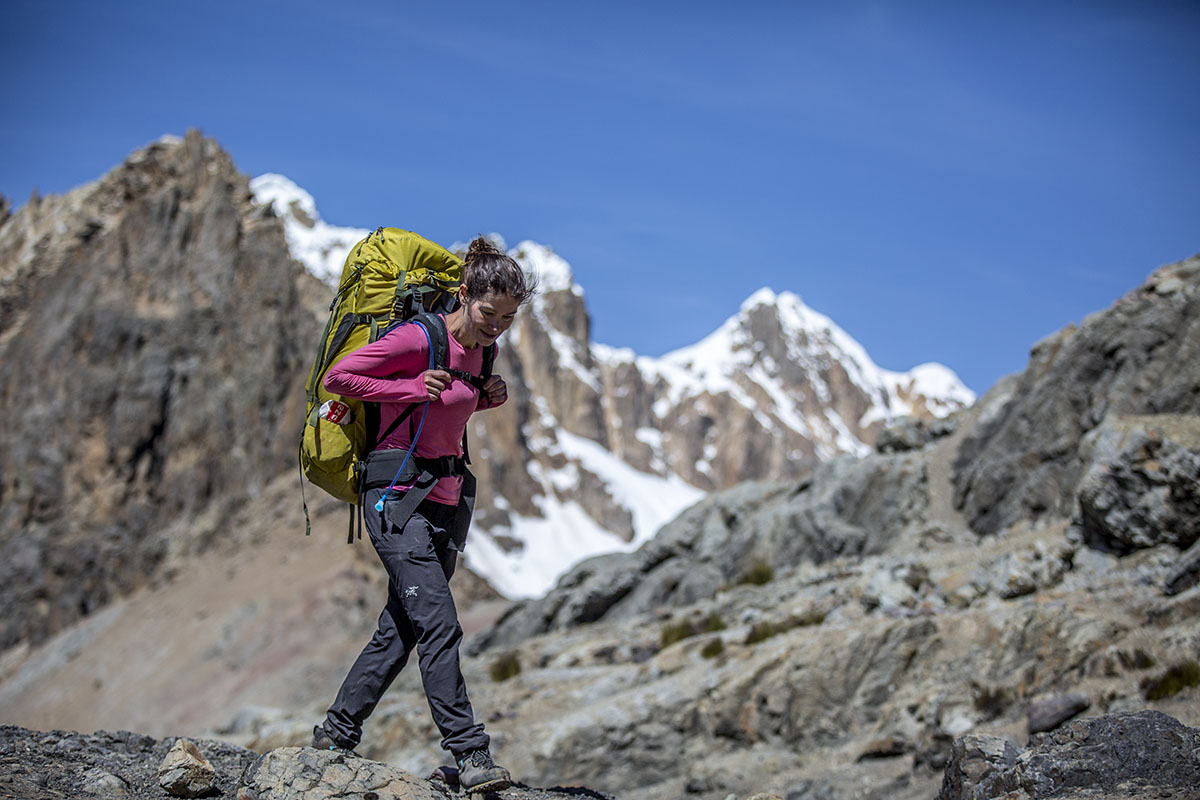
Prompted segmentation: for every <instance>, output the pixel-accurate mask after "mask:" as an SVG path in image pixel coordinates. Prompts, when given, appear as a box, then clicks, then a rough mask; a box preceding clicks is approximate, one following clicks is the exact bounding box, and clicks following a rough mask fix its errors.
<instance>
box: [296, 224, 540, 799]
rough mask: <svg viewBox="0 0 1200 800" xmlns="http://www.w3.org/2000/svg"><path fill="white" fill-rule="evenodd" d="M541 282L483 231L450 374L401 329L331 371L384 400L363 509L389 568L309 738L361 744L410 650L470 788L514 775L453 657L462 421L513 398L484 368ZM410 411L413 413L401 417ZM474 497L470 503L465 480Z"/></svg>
mask: <svg viewBox="0 0 1200 800" xmlns="http://www.w3.org/2000/svg"><path fill="white" fill-rule="evenodd" d="M535 291H536V281H534V280H533V279H531V278H527V277H526V276H525V274H524V272H522V270H521V268H520V266H519V265H518V264H517V262H516V261H515V260H513V259H512V258H510V257H509V256H508V255H506V254H505V253H504V252H503V251H501V250H499V249H497V248H496V247H495V246H493V245H492V244H491V243H490V242H488V241H487V240H486V239H484V238H483V237H482V236H481V237H478V238H476V239H475V240H474V241H473V242H471V245H470V249H469V250H468V252H467V255H466V258H465V259H464V264H463V280H462V284H461V286H460V287H459V290H458V300H459V305H458V306H457V308H455V310H454V311H451V312H450V313H448V314H446V315H445V316H444V319H445V329H446V333H447V334H448V335H447V336H446V337H445V339H446V340H447V345H448V347H447V356H446V361H447V364H446V369H444V370H443V369H430V364H431V363H432V361H431V356H430V351H431V348H432V347H433V341H432V339H431V338H429V337H427V334H426V329H425V328H424V327H423V326H422V325H420V324H405V325H400V326H398V327H396V328H394V329H392V330H391V331H389V332H388V333H387V334H386V335H385V336H383V337H382V338H380V339H379V340H378V341H376V342H374V343H372V344H368V345H366V346H365V347H362V348H360V349H358V350H356V351H354V352H353V353H351V354H350V355H348V356H346V357H345V358H343V359H342V360H340V361H339V362H338V363H336V364H335V365H334V366H333V367H331V368H330V369H329V371H328V372H327V373H326V375H325V388H327V389H328V390H329V391H331V392H333V393H335V394H339V395H343V396H346V397H356V398H360V399H362V400H368V401H373V402H377V403H379V405H380V413H379V416H380V420H379V424H380V429H381V430H384V431H385V432H386V433H385V436H384V438H383V440H382V441H381V442H380V444H379V446H378V448H376V450H375V451H374V452H372V454H371V457H370V458H368V460H367V464H368V466H367V474H366V478H367V481H366V483H365V485H366V486H367V489H366V494H365V497H364V502H363V518H364V522H365V525H366V528H367V532H368V534H369V535H370V538H371V543H372V544H373V545H374V546H375V550H376V552H377V553H378V554H379V558H380V560H381V561H382V562H383V565H384V567H385V568H386V569H387V573H388V597H387V605H386V606H385V607H384V610H383V613H382V614H381V615H380V617H379V627H378V629H377V630H376V631H375V635H374V636H372V637H371V641H370V642H368V643H367V646H366V647H364V648H363V651H362V653H360V654H359V656H358V658H357V660H355V662H354V664H353V666H351V667H350V672H349V673H348V674H347V675H346V678H345V680H344V681H343V682H342V687H341V689H340V690H339V691H338V693H337V698H336V699H335V700H334V701H333V705H332V706H330V708H329V712H328V714H327V715H326V717H325V721H324V722H323V723H321V724H320V725H318V726H316V727H315V728H314V729H313V742H312V746H313V747H317V748H320V749H334V750H344V751H351V750H352V749H353V748H354V747H355V746H357V745H358V743H359V742H360V741H361V739H362V726H363V722H364V721H365V720H366V719H367V717H368V716H370V714H371V712H372V711H373V710H374V709H375V706H376V705H377V704H378V703H379V700H380V698H381V697H382V696H383V693H384V692H385V691H386V690H387V688H388V686H390V685H391V683H392V681H393V680H394V679H395V678H396V676H397V675H398V674H399V672H400V670H401V669H403V668H404V665H405V664H406V663H407V662H408V657H409V654H410V653H411V651H412V649H413V647H414V646H415V647H416V649H417V658H418V663H419V666H420V670H421V680H422V683H423V684H424V687H425V696H426V698H427V699H428V701H429V710H430V712H431V713H432V715H433V720H434V722H435V723H436V724H437V726H438V729H439V730H440V731H441V734H442V747H443V748H445V749H446V750H449V751H450V752H451V753H452V754H453V755H454V760H455V763H456V764H457V766H458V770H459V782H460V784H461V785H462V787H463V788H464V789H467V790H470V791H477V792H478V791H488V790H492V791H498V790H501V789H505V788H507V787H508V786H509V785H510V784H511V777H510V776H509V773H508V771H507V770H506V769H504V768H502V767H498V766H496V764H495V762H494V761H493V760H492V756H491V753H490V752H489V750H488V745H489V741H490V740H489V737H488V735H487V734H486V733H485V732H484V729H483V725H482V724H480V723H478V722H476V721H475V714H474V711H473V710H472V708H471V701H470V699H469V698H468V697H467V687H466V683H465V681H464V680H463V675H462V669H461V667H460V665H459V645H460V643H461V641H462V635H463V633H462V627H461V626H460V625H459V621H458V612H457V611H456V609H455V607H454V599H453V597H452V596H451V594H450V586H449V581H450V576H451V575H452V574H453V573H454V567H455V563H456V561H457V557H458V552H459V551H460V550H461V549H462V546H463V543H464V542H465V538H466V523H467V521H469V520H468V518H467V515H469V511H467V512H466V513H465V514H464V513H463V512H462V510H461V509H460V499H464V498H463V495H464V492H463V476H464V472H465V470H464V468H463V444H464V442H465V439H464V433H465V431H466V427H467V420H468V419H469V418H470V416H471V414H472V413H474V412H475V411H478V410H481V409H486V408H495V407H496V406H499V405H501V404H502V403H504V401H505V400H507V399H508V390H507V387H506V386H505V383H504V379H503V378H501V377H500V376H498V375H491V376H490V377H488V378H487V379H486V381H480V380H479V378H478V377H477V376H479V375H480V374H481V369H482V367H483V364H484V358H485V352H486V351H487V350H488V348H492V347H494V345H495V343H496V340H497V339H498V338H499V337H500V335H501V334H502V333H504V332H505V331H506V330H508V328H509V326H510V325H512V323H513V319H514V318H515V316H516V313H517V310H518V309H519V308H520V307H521V305H522V304H523V303H525V302H526V301H527V300H528V299H529V298H530V297H532V296H533V293H534V292H535ZM493 353H494V351H493ZM488 355H491V354H488ZM488 363H489V365H490V359H489V362H488ZM410 407H411V408H412V409H413V410H412V411H407V410H408V409H409V408H410ZM406 411H407V418H406V422H402V423H401V424H398V425H397V424H395V422H396V421H397V420H404V419H405V417H404V415H405V413H406ZM414 442H415V446H414ZM410 450H411V452H410ZM373 462H377V463H378V464H380V465H382V466H383V470H382V472H383V474H386V476H387V477H385V478H383V479H382V481H380V480H379V479H378V475H379V474H380V473H381V470H380V469H378V468H376V469H374V472H375V475H376V477H375V479H374V480H372V466H373ZM409 462H412V466H410V467H409V468H408V469H407V471H402V470H401V466H403V465H406V464H408V463H409ZM466 474H467V475H469V473H466ZM393 476H395V477H393ZM469 480H471V479H469ZM372 487H374V488H372ZM426 493H427V494H426ZM468 493H469V494H470V495H471V497H472V498H473V494H474V493H473V491H471V487H470V486H468ZM422 494H425V496H424V497H423V498H422V497H421V495H422ZM413 506H415V507H413ZM456 522H457V524H456Z"/></svg>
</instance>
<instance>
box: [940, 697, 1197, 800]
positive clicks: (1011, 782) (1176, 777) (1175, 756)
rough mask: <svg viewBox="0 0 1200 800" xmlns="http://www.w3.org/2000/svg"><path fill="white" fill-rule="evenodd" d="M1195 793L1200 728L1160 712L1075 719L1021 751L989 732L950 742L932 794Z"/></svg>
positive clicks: (1016, 797)
mask: <svg viewBox="0 0 1200 800" xmlns="http://www.w3.org/2000/svg"><path fill="white" fill-rule="evenodd" d="M1001 797H1004V798H1012V799H1013V800H1040V799H1041V798H1050V797H1066V798H1080V800H1082V798H1089V800H1107V798H1114V800H1115V798H1118V797H1120V798H1128V797H1155V798H1162V800H1196V798H1200V730H1198V729H1196V728H1189V727H1187V726H1186V725H1183V724H1182V723H1180V722H1179V721H1178V720H1176V719H1173V718H1171V717H1169V716H1167V715H1166V714H1162V713H1159V712H1157V711H1143V712H1140V713H1137V714H1114V715H1111V716H1106V717H1095V718H1091V719H1085V720H1079V721H1077V722H1072V723H1070V724H1068V725H1067V726H1065V727H1063V728H1061V729H1060V730H1057V731H1055V732H1053V733H1049V734H1043V735H1041V736H1038V737H1036V738H1035V739H1034V740H1033V741H1032V742H1031V743H1030V746H1029V747H1028V748H1026V749H1025V750H1022V749H1020V748H1018V747H1017V746H1016V745H1014V744H1013V743H1012V742H1008V741H1005V740H1003V739H1000V738H998V737H994V736H975V735H972V736H967V737H964V738H962V739H960V740H958V741H957V742H955V743H954V750H953V756H952V757H951V760H950V764H949V765H948V766H947V767H946V775H945V779H944V782H943V783H942V790H941V792H940V793H939V794H938V797H937V800H989V799H990V798H1001Z"/></svg>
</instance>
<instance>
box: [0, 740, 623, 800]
mask: <svg viewBox="0 0 1200 800" xmlns="http://www.w3.org/2000/svg"><path fill="white" fill-rule="evenodd" d="M189 742H190V740H180V739H176V738H168V739H162V740H158V739H155V738H153V737H151V736H144V735H141V734H136V733H130V732H128V731H120V732H117V733H107V732H104V731H99V732H97V733H94V734H90V735H85V734H80V733H73V732H68V731H52V732H49V733H41V732H38V731H31V730H28V729H25V728H19V727H16V726H12V725H4V726H0V798H4V800H57V799H58V798H62V799H63V800H67V799H68V798H70V799H74V798H80V797H94V798H107V799H108V800H169V799H170V798H175V797H205V798H211V799H212V800H226V799H228V800H234V799H235V798H236V800H326V798H334V797H336V798H346V799H347V800H351V799H353V800H452V798H455V797H466V796H467V793H466V792H465V791H463V790H462V789H461V788H459V787H458V786H457V785H455V784H453V783H452V782H450V783H448V782H447V781H446V780H445V778H444V777H442V775H441V774H440V773H439V775H438V776H437V777H436V778H434V777H430V778H429V779H422V778H419V777H417V776H415V775H413V774H411V773H406V772H403V771H401V770H397V769H393V768H391V767H388V766H387V765H386V764H381V763H379V762H376V761H369V760H367V759H363V758H355V757H353V756H347V755H343V754H339V753H330V752H322V751H318V750H312V749H309V748H281V749H278V750H273V751H271V752H269V753H266V754H263V755H259V754H258V753H255V752H253V751H251V750H246V749H245V748H241V747H236V746H233V745H229V744H226V743H224V742H220V741H216V740H200V741H198V742H194V743H191V744H192V745H194V748H187V749H189V750H190V751H191V752H192V753H193V754H194V755H193V756H192V757H191V761H190V763H188V764H186V765H185V768H190V767H196V768H197V769H195V772H197V773H200V774H201V775H202V777H198V778H194V779H193V780H192V781H191V782H188V781H178V780H176V781H174V782H173V781H172V780H171V779H172V778H174V777H176V774H177V773H178V772H179V771H180V768H178V767H176V768H175V770H174V771H172V767H174V765H175V763H176V762H175V761H172V760H170V756H171V755H172V754H173V753H174V752H175V751H176V749H177V748H178V746H179V745H180V744H183V745H187V744H188V743H189ZM449 774H450V775H451V776H453V772H452V771H449ZM489 796H495V797H498V796H503V797H504V798H506V799H507V800H565V799H566V798H592V799H593V800H612V799H611V798H609V797H608V796H607V795H604V794H601V793H599V792H594V791H591V790H588V789H582V788H577V787H576V788H563V787H554V788H549V789H539V788H535V787H530V786H525V785H523V784H517V785H514V786H513V787H511V788H510V789H507V790H505V791H504V792H502V793H488V794H487V795H484V797H489ZM475 797H479V795H475Z"/></svg>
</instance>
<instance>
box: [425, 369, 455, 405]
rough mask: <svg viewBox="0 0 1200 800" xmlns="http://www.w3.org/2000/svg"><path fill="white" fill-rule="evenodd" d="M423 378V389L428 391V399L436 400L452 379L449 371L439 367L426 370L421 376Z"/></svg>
mask: <svg viewBox="0 0 1200 800" xmlns="http://www.w3.org/2000/svg"><path fill="white" fill-rule="evenodd" d="M423 377H424V378H425V391H427V392H428V393H429V399H430V400H437V399H438V398H439V397H441V396H442V392H444V391H446V387H447V386H449V385H450V383H451V381H453V380H454V378H452V377H451V376H450V373H449V372H446V371H445V370H441V369H430V370H426V371H425V374H424V376H423Z"/></svg>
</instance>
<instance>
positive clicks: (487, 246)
mask: <svg viewBox="0 0 1200 800" xmlns="http://www.w3.org/2000/svg"><path fill="white" fill-rule="evenodd" d="M504 254H505V253H504V251H503V250H501V249H500V248H499V247H496V245H494V244H492V243H491V242H490V241H489V240H488V239H485V238H484V237H483V234H480V235H479V236H476V237H475V238H474V239H472V240H471V245H470V247H468V248H467V258H466V260H467V261H473V260H474V259H476V258H479V257H480V256H503V255H504Z"/></svg>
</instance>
